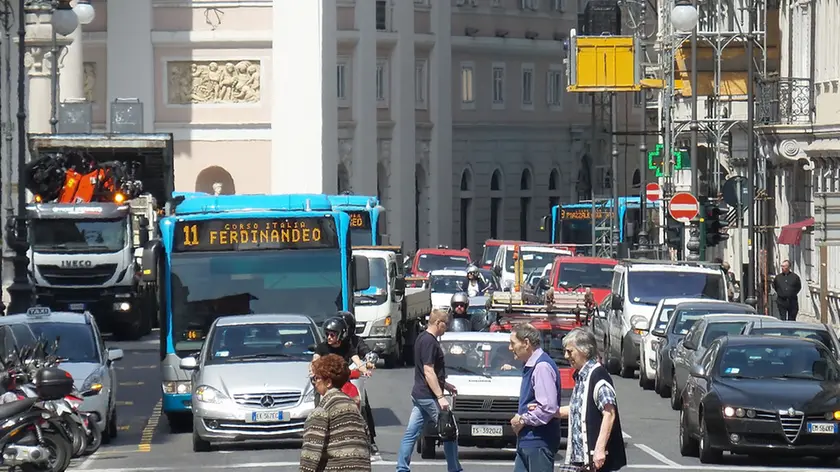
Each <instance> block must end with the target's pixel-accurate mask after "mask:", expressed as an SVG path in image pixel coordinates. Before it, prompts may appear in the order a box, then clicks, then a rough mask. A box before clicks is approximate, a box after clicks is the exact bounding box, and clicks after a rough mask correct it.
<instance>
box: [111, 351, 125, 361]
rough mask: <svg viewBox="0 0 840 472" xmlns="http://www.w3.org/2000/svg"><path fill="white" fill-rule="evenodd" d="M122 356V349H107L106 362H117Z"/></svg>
mask: <svg viewBox="0 0 840 472" xmlns="http://www.w3.org/2000/svg"><path fill="white" fill-rule="evenodd" d="M123 356H124V353H123V350H122V349H115V348H109V349H108V360H109V361H112V362H113V361H118V360H120V359H122V358H123Z"/></svg>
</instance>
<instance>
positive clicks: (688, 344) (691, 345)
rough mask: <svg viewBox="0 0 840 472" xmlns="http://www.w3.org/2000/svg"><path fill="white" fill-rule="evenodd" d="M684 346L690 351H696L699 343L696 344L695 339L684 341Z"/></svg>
mask: <svg viewBox="0 0 840 472" xmlns="http://www.w3.org/2000/svg"><path fill="white" fill-rule="evenodd" d="M682 345H683V347H684V348H686V349H688V350H689V351H696V350H697V345H695V344H694V341H683V343H682Z"/></svg>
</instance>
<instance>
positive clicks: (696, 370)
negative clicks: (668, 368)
mask: <svg viewBox="0 0 840 472" xmlns="http://www.w3.org/2000/svg"><path fill="white" fill-rule="evenodd" d="M689 373H690V375H691V376H692V377H697V378H699V379H705V378H706V369H704V368H703V366H701V365H698V364H694V365H693V366H691V370H690V371H689Z"/></svg>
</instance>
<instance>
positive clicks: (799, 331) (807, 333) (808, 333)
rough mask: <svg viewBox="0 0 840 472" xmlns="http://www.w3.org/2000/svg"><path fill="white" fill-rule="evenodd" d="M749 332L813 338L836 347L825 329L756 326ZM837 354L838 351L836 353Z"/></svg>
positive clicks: (759, 334) (830, 346) (832, 348)
mask: <svg viewBox="0 0 840 472" xmlns="http://www.w3.org/2000/svg"><path fill="white" fill-rule="evenodd" d="M749 334H753V335H758V336H791V337H797V338H807V339H813V340H814V341H819V342H821V343H823V344H824V345H825V346H826V347H827V348H829V349H830V350H831V351H832V352H834V350H835V349H836V347H835V346H834V342H833V341H832V339H831V335H830V334H828V331H826V330H824V329H807V328H754V329H752V330H750V333H749ZM835 354H836V353H835Z"/></svg>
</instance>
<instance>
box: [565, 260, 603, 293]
mask: <svg viewBox="0 0 840 472" xmlns="http://www.w3.org/2000/svg"><path fill="white" fill-rule="evenodd" d="M613 267H614V266H613V265H610V264H585V263H579V262H576V263H569V262H562V263H560V277H559V278H558V282H557V283H558V285H560V286H561V287H577V286H578V285H583V286H584V287H592V288H610V286H611V285H612V278H613Z"/></svg>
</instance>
